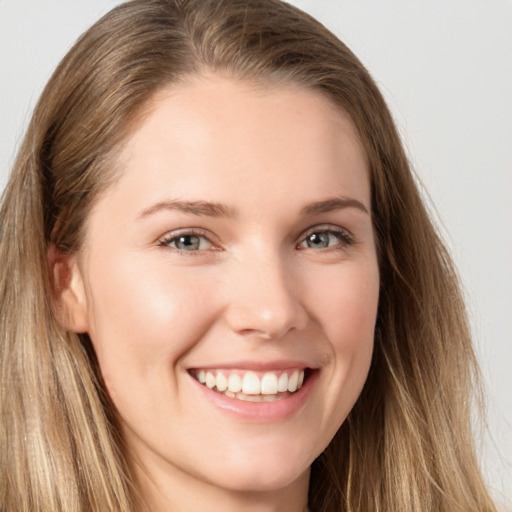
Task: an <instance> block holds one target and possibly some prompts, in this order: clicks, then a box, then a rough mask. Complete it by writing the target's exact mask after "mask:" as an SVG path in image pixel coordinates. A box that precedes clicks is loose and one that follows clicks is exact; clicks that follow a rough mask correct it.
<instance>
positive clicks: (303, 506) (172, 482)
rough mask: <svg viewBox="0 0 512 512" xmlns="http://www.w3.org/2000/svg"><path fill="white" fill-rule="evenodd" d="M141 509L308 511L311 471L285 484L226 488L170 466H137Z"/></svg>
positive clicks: (152, 511) (176, 511)
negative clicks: (264, 488) (249, 487)
mask: <svg viewBox="0 0 512 512" xmlns="http://www.w3.org/2000/svg"><path fill="white" fill-rule="evenodd" d="M134 469H135V473H136V475H135V476H136V481H137V484H138V488H139V489H140V493H141V496H142V499H141V502H143V505H142V504H141V506H139V507H138V510H140V511H141V512H142V511H144V512H146V511H147V512H204V511H205V510H208V512H308V506H307V501H308V488H309V471H307V472H305V473H304V474H302V475H300V476H299V477H298V478H297V479H296V480H295V481H293V482H291V483H290V484H289V485H286V486H284V487H282V488H278V489H271V490H252V489H251V490H245V489H226V488H223V487H219V486H218V485H215V483H211V482H207V481H203V480H200V479H198V478H196V477H195V476H194V475H190V474H186V473H182V472H179V471H176V470H172V469H171V470H169V468H165V469H163V468H160V469H161V470H160V471H151V473H150V472H149V471H148V470H147V468H146V469H145V468H142V467H140V466H139V465H137V466H136V468H134Z"/></svg>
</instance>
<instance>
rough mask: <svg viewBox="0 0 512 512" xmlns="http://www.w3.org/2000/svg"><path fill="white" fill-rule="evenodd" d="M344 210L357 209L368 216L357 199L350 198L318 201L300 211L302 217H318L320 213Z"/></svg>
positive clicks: (367, 212) (365, 209) (363, 206)
mask: <svg viewBox="0 0 512 512" xmlns="http://www.w3.org/2000/svg"><path fill="white" fill-rule="evenodd" d="M344 208H357V209H358V210H361V211H362V212H364V213H366V214H368V215H369V213H370V212H369V211H368V208H366V206H365V205H364V204H363V203H362V202H361V201H358V200H357V199H353V198H351V197H344V196H341V197H334V198H332V199H326V200H325V201H318V202H316V203H311V204H308V205H306V206H305V207H304V208H303V209H302V214H303V215H306V216H307V215H318V214H320V213H327V212H332V211H334V210H342V209H344Z"/></svg>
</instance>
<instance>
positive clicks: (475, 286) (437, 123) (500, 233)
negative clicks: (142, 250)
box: [0, 0, 512, 510]
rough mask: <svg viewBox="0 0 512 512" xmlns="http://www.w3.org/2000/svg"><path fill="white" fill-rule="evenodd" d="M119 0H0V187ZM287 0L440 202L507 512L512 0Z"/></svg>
mask: <svg viewBox="0 0 512 512" xmlns="http://www.w3.org/2000/svg"><path fill="white" fill-rule="evenodd" d="M117 3H119V2H118V1H114V0H0V190H1V189H2V188H3V186H4V184H5V182H6V180H7V176H8V172H9V168H10V166H11V165H12V162H13V158H14V154H15V151H16V148H17V146H18V144H19V142H20V139H21V136H22V134H23V131H24V127H25V126H26V122H27V120H28V119H29V116H30V113H31V110H32V108H33V106H34V103H35V101H36V99H37V97H38V95H39V93H40V91H41V89H42V87H43V85H44V83H45V82H46V80H47V79H48V78H49V75H50V73H51V71H52V70H53V68H54V67H55V66H56V64H57V62H58V61H59V60H60V58H61V57H62V56H63V55H64V53H65V52H66V50H67V49H68V48H69V47H70V45H71V44H72V43H73V41H74V40H75V39H76V38H77V37H78V35H79V34H80V33H81V32H82V31H83V30H84V29H85V28H87V27H88V26H89V25H90V24H91V23H92V22H94V21H95V20H96V19H97V18H98V17H99V16H100V15H101V14H103V13H104V12H106V11H107V10H109V9H110V8H111V7H112V6H114V5H116V4H117ZM292 3H294V4H296V5H297V6H299V7H301V8H303V9H305V10H306V11H309V12H310V13H311V14H313V15H314V16H315V17H317V18H318V19H320V20H321V21H323V22H324V23H325V24H326V25H327V26H328V27H329V28H330V29H331V30H333V31H334V32H335V33H336V34H337V35H338V36H339V37H340V38H341V39H342V40H343V41H345V43H347V44H348V45H349V46H350V47H351V48H352V49H353V50H354V51H355V53H356V54H357V55H358V56H359V57H360V58H361V60H362V61H363V62H364V63H365V64H366V65H367V67H368V68H369V70H370V71H371V73H372V74H373V76H374V77H375V79H376V80H377V82H378V84H379V85H380V87H381V89H382V91H383V92H384V94H385V96H386V98H387V99H388V102H389V104H390V106H391V109H392V111H393V113H394V115H395V118H396V121H397V123H398V125H399V127H400V131H401V133H402V136H403V139H404V141H405V144H406V146H407V148H408V150H409V153H410V155H411V160H412V161H413V163H414V167H415V168H416V170H417V172H418V174H419V176H420V179H421V180H422V182H423V183H424V184H425V186H426V189H427V190H428V194H429V195H430V198H431V200H432V203H433V205H434V207H435V209H436V210H437V213H438V216H439V219H440V224H441V229H442V232H443V234H444V236H445V239H446V240H447V242H448V244H449V246H450V247H451V249H452V253H453V255H454V257H455V260H456V262H457V264H458V267H459V269H460V274H461V277H462V280H463V283H464V286H465V289H466V293H467V300H468V304H469V309H470V312H471V317H472V325H473V330H474V333H475V340H476V344H477V349H478V353H479V357H480V361H481V365H482V369H483V373H484V377H485V383H486V386H487V390H488V411H489V412H488V421H489V430H490V436H488V437H487V438H486V440H485V441H484V442H483V445H482V464H483V466H484V469H485V471H486V474H487V478H488V481H489V484H490V486H491V488H492V489H493V492H494V494H495V496H496V498H497V500H498V502H499V503H500V504H502V505H503V509H511V510H512V427H511V425H512V377H511V373H512V328H511V321H510V317H511V315H512V271H511V266H512V206H511V205H512V0H429V1H426V0H294V1H293V2H292ZM491 438H492V440H491Z"/></svg>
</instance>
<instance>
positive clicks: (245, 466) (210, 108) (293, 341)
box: [71, 77, 379, 492]
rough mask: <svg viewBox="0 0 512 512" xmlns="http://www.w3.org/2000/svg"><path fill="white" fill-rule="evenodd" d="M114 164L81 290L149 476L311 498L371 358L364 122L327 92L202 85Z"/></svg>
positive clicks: (165, 110) (154, 113)
mask: <svg viewBox="0 0 512 512" xmlns="http://www.w3.org/2000/svg"><path fill="white" fill-rule="evenodd" d="M118 164H119V168H120V169H121V172H122V175H121V177H120V178H119V180H118V181H117V182H116V183H115V184H114V185H112V186H111V187H110V189H108V190H107V191H106V192H105V193H104V194H103V195H102V196H101V197H100V198H99V199H98V201H97V203H96V205H95V207H94V208H93V210H92V213H91V215H90V218H89V219H88V222H87V231H86V239H85V243H84V246H83V248H82V250H81V251H80V253H79V254H78V255H77V256H76V261H75V262H74V263H73V276H74V277H73V279H72V281H71V282H72V283H73V286H74V288H75V289H74V294H75V296H76V298H77V299H76V304H75V306H74V307H75V314H74V318H75V322H76V325H77V326H78V325H80V326H81V328H80V329H79V328H78V327H77V330H85V331H87V332H88V333H89V335H90V338H91V340H92V343H93V346H94V349H95V351H96V354H97V357H98V360H99V365H100V368H101V372H102V376H103V378H104V381H105V385H106V388H107V390H108V392H109V394H110V396H111V398H112V401H113V403H114V404H115V406H116V408H117V410H118V413H119V417H120V422H121V425H122V429H123V433H124V435H125V438H126V440H127V445H128V448H129V450H130V453H131V454H132V456H133V459H134V460H135V461H136V465H137V466H138V467H143V468H144V472H145V474H148V475H151V477H152V478H153V479H154V480H156V481H158V480H161V481H163V480H164V479H166V478H167V479H168V480H169V479H171V480H172V479H174V481H176V482H181V483H182V484H183V483H184V482H189V483H190V482H195V483H198V482H199V483H202V484H205V485H206V484H207V485H210V486H213V487H215V488H218V489H227V490H230V491H233V492H238V491H266V492H270V491H272V492H274V491H276V490H279V489H286V488H289V487H290V486H293V485H296V484H297V482H301V485H304V482H306V485H307V476H308V468H309V466H310V464H311V462H312V461H313V460H314V459H315V458H316V457H317V456H318V455H319V454H320V453H321V452H322V450H323V449H324V448H325V447H326V445H327V444H328V443H329V442H330V440H331V439H332V437H333V435H334V434H335V432H336V431H337V429H338V428H339V426H340V424H341V423H342V422H343V421H344V419H345V417H346V416H347V414H348V413H349V411H350V409H351V408H352V406H353V404H354V402H355V401H356V399H357V397H358V395H359V393H360V391H361V389H362V386H363V384H364V382H365V379H366V376H367V372H368V368H369V364H370V359H371V354H372V347H373V336H374V326H375V319H376V311H377V302H378V291H379V273H378V266H377V257H376V249H375V242H374V235H373V229H372V222H371V212H370V185H369V178H368V169H367V162H366V158H365V154H364V151H363V148H362V146H361V144H360V142H359V140H358V138H357V135H356V132H355V129H354V127H353V125H352V123H351V122H350V121H349V119H348V117H347V116H346V115H344V114H343V113H341V112H340V111H339V110H338V109H336V108H335V107H334V105H333V104H331V103H330V102H329V100H327V99H326V98H324V97H323V96H322V95H320V94H319V93H316V92H311V91H308V90H305V89H300V88H293V87H283V86H281V87H271V86H268V87H263V86H258V87H256V86H254V85H252V86H251V85H250V84H247V83H242V82H237V81H235V80H228V79H221V78H216V77H209V78H203V79H197V81H195V82H193V83H189V84H187V85H180V86H174V87H171V88H169V89H168V90H165V91H161V92H160V93H159V94H158V95H157V96H156V97H155V98H154V99H153V101H152V103H151V106H150V110H149V113H148V115H147V116H146V117H145V118H144V120H143V121H141V123H140V124H139V125H138V127H137V128H136V129H135V130H134V132H133V133H132V135H131V136H130V138H129V140H127V141H126V144H125V147H124V150H123V151H122V154H121V155H120V156H119V161H118ZM77 319H81V320H77Z"/></svg>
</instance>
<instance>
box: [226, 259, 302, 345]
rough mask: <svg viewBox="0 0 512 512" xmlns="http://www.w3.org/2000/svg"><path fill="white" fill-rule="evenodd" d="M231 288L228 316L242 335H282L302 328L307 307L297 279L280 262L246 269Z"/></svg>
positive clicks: (276, 337)
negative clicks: (274, 264)
mask: <svg viewBox="0 0 512 512" xmlns="http://www.w3.org/2000/svg"><path fill="white" fill-rule="evenodd" d="M234 283H235V285H234V286H233V287H232V288H231V292H230V300H229V305H228V308H227V312H226V320H227V323H228V324H229V326H230V328H231V329H232V330H233V331H235V332H236V333H237V334H239V335H244V336H247V335H254V336H257V337H259V338H262V339H268V340H271V339H279V338H282V337H284V336H285V335H286V334H287V333H288V332H289V331H292V330H302V329H304V328H305V326H306V324H307V318H308V315H307V311H306V309H305V307H304V305H303V303H302V301H301V299H300V293H299V289H298V286H297V284H298V283H297V282H293V281H292V278H291V276H286V275H285V273H284V271H283V270H282V269H281V268H280V266H272V267H269V266H268V265H265V266H264V268H262V269H260V270H258V269H257V268H256V267H255V266H252V267H251V268H250V269H246V270H245V272H244V275H243V277H241V276H239V277H238V278H237V279H236V280H235V281H234Z"/></svg>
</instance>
